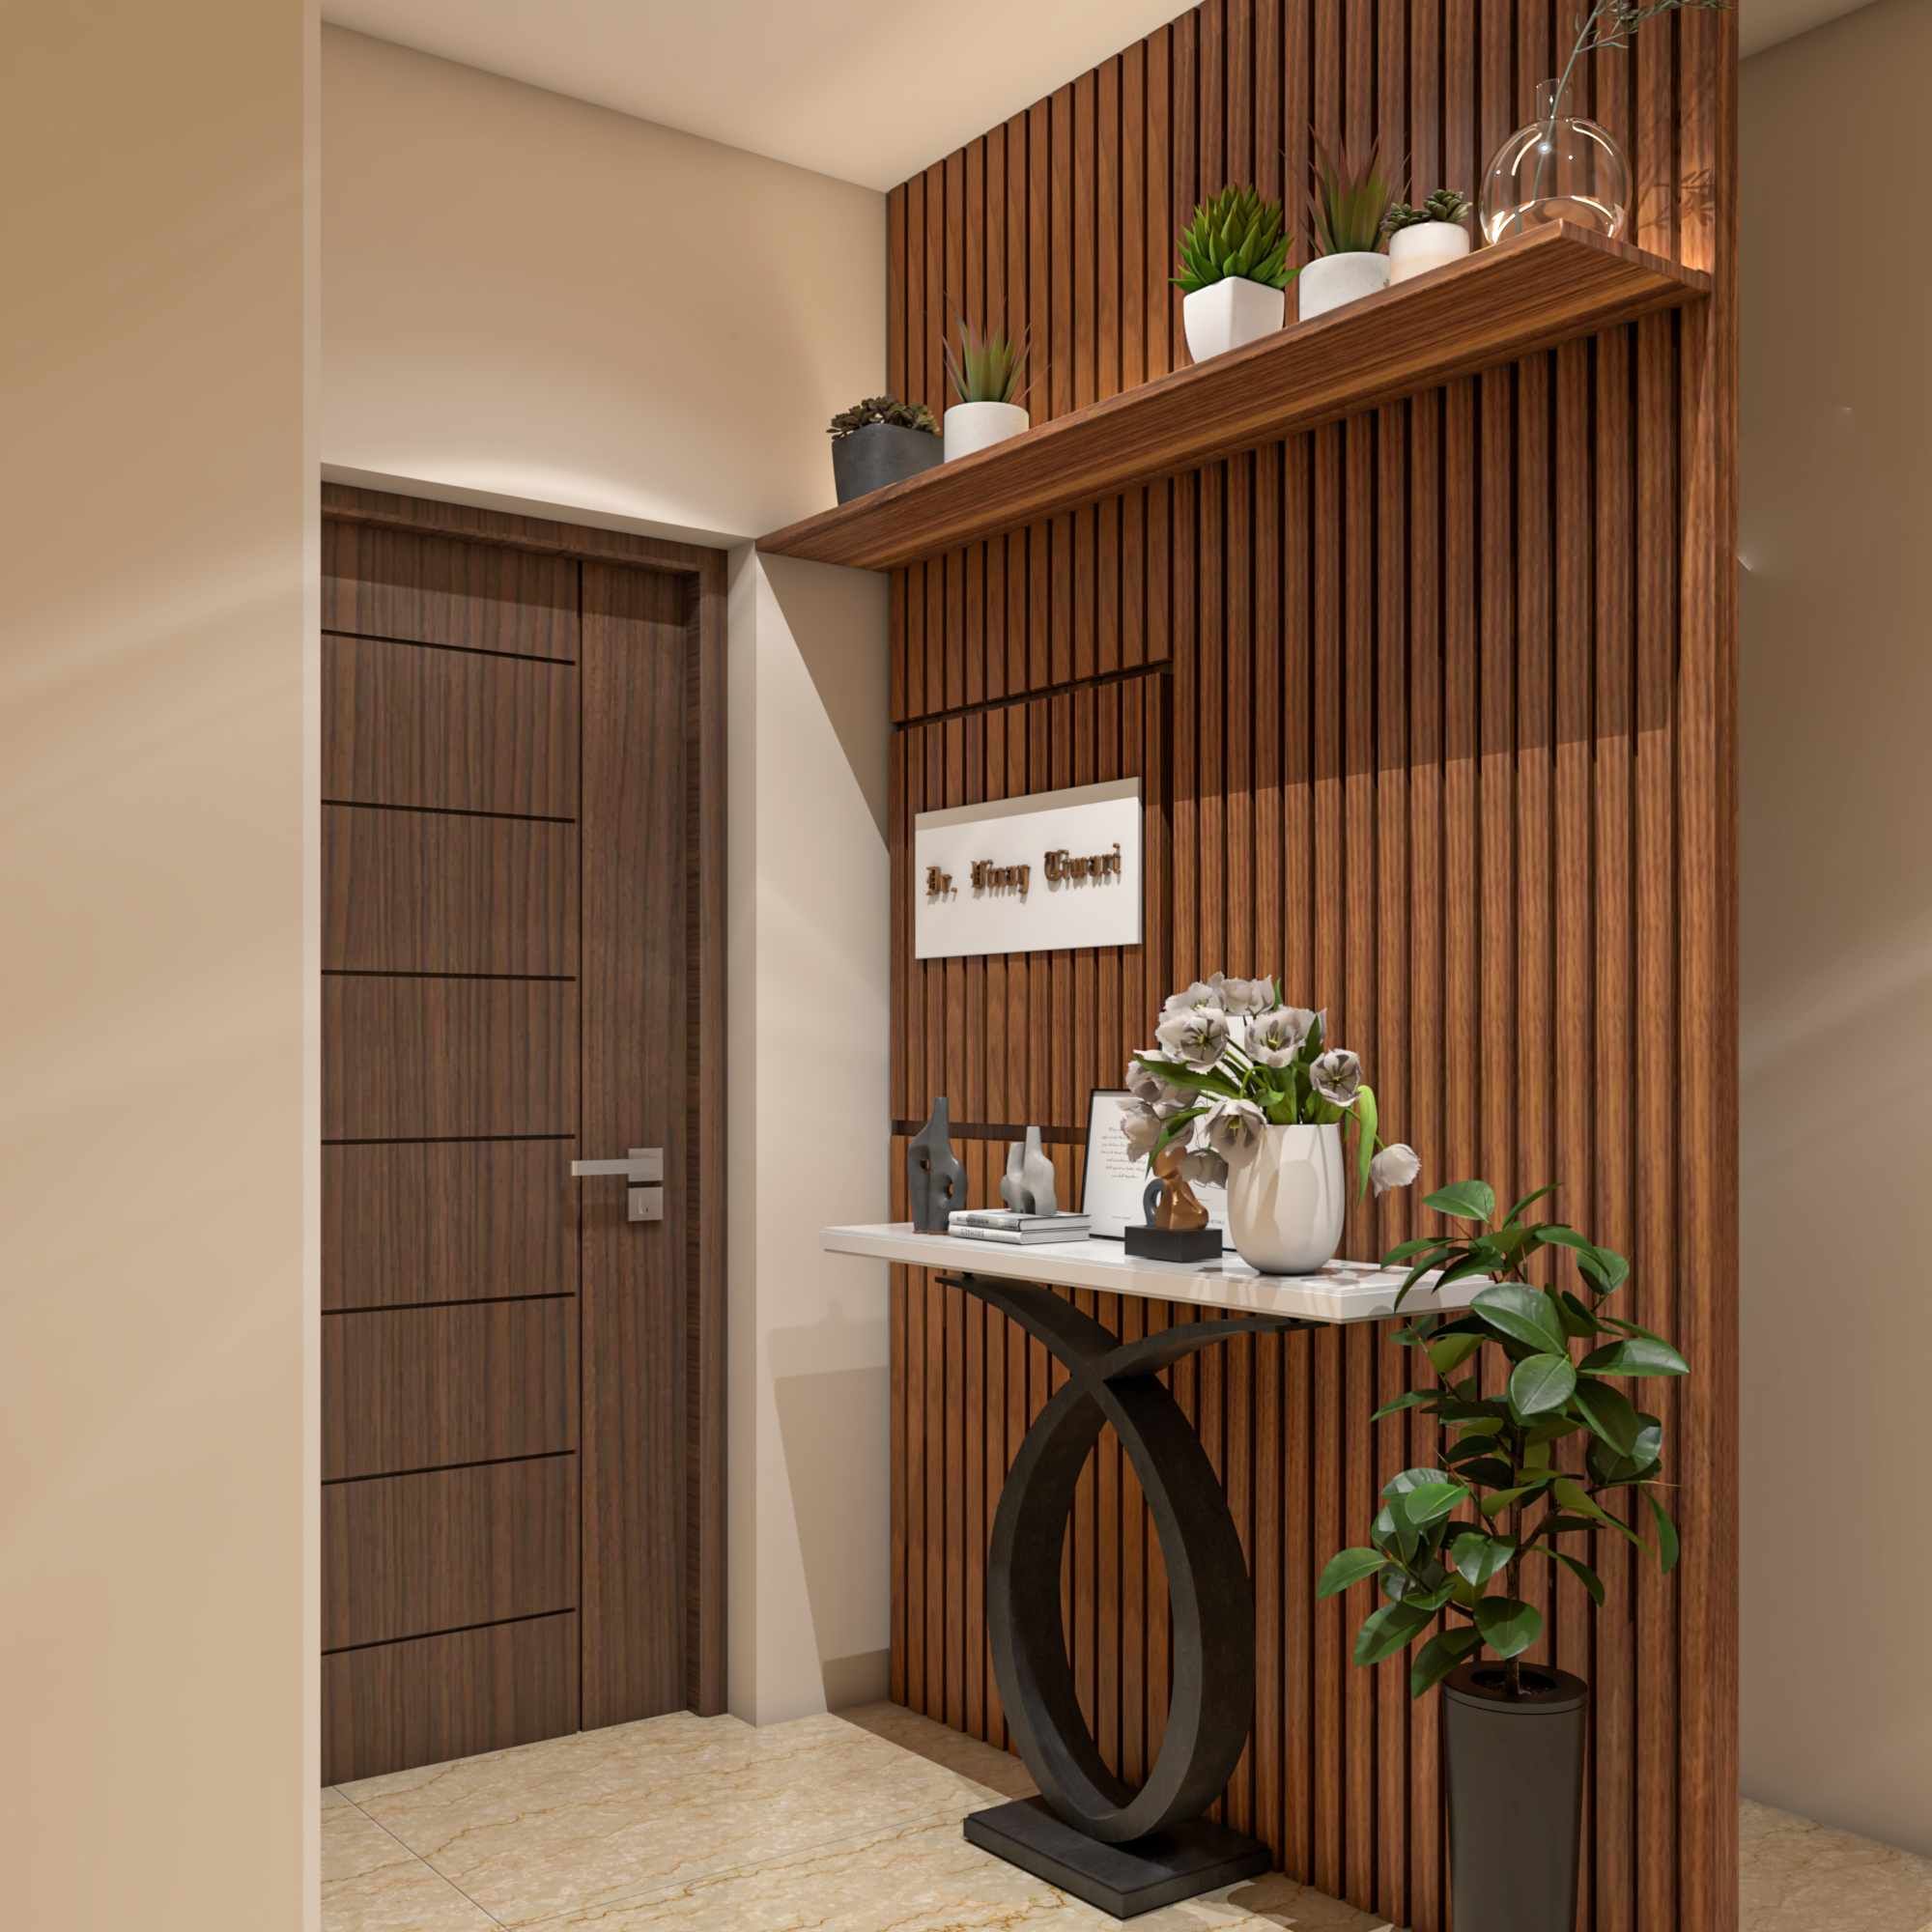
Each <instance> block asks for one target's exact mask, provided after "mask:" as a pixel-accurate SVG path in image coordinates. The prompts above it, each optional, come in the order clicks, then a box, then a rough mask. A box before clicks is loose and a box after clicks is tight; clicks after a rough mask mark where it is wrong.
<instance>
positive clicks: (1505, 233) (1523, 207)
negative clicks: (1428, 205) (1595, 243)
mask: <svg viewBox="0 0 1932 1932" xmlns="http://www.w3.org/2000/svg"><path fill="white" fill-rule="evenodd" d="M1630 179H1631V178H1630V163H1629V162H1628V161H1627V160H1625V158H1624V151H1623V150H1622V149H1621V148H1620V147H1618V146H1617V143H1616V140H1615V137H1614V136H1613V135H1611V133H1610V132H1609V130H1608V129H1607V128H1600V127H1598V126H1597V124H1596V123H1595V122H1594V121H1586V120H1584V119H1583V118H1582V116H1580V115H1576V114H1559V113H1558V112H1557V111H1556V83H1555V82H1554V81H1553V80H1546V81H1544V82H1543V83H1542V84H1541V85H1540V86H1539V87H1538V88H1537V90H1536V119H1535V120H1534V121H1532V122H1531V123H1530V124H1529V126H1528V127H1526V128H1518V129H1517V130H1516V132H1515V133H1514V134H1512V135H1511V136H1510V137H1509V139H1508V140H1507V141H1505V142H1504V143H1503V144H1502V146H1501V147H1500V148H1498V149H1497V150H1496V152H1495V155H1494V157H1493V158H1492V160H1491V162H1490V169H1489V173H1488V174H1487V175H1486V176H1485V177H1484V180H1483V200H1482V222H1483V239H1484V240H1485V241H1490V242H1496V241H1506V240H1507V239H1508V238H1509V237H1510V236H1512V235H1522V234H1526V233H1527V232H1528V231H1529V230H1530V229H1532V228H1540V227H1541V226H1542V225H1543V224H1544V223H1545V222H1546V221H1574V222H1575V223H1576V224H1577V226H1578V227H1579V228H1594V229H1595V230H1596V231H1597V232H1598V233H1599V234H1601V235H1607V236H1609V237H1610V238H1611V239H1612V240H1613V241H1614V240H1615V239H1617V238H1618V237H1619V236H1621V235H1622V234H1623V232H1624V229H1625V227H1626V226H1627V225H1628V223H1629V220H1630V201H1631V185H1630Z"/></svg>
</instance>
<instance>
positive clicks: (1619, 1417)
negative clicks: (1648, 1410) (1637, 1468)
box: [1575, 1377, 1643, 1456]
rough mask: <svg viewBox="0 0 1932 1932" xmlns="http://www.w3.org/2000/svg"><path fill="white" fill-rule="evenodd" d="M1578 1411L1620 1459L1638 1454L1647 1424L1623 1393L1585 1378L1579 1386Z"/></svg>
mask: <svg viewBox="0 0 1932 1932" xmlns="http://www.w3.org/2000/svg"><path fill="white" fill-rule="evenodd" d="M1575 1401H1576V1404H1577V1413H1578V1414H1579V1415H1581V1416H1582V1418H1583V1420H1584V1421H1585V1422H1587V1423H1588V1424H1589V1425H1590V1428H1591V1430H1592V1431H1593V1432H1594V1433H1595V1434H1596V1435H1599V1436H1601V1437H1602V1438H1603V1439H1604V1440H1605V1442H1607V1443H1608V1444H1609V1445H1610V1447H1611V1448H1612V1449H1614V1450H1615V1451H1616V1452H1617V1454H1618V1455H1619V1456H1634V1455H1635V1454H1636V1445H1637V1437H1638V1436H1639V1435H1640V1434H1641V1433H1642V1430H1643V1420H1642V1418H1641V1417H1640V1416H1639V1415H1638V1414H1637V1412H1636V1410H1635V1409H1634V1408H1633V1407H1632V1406H1631V1399H1630V1397H1629V1396H1627V1395H1625V1394H1624V1392H1623V1390H1622V1389H1619V1388H1612V1387H1611V1386H1610V1384H1609V1383H1608V1382H1600V1381H1597V1380H1594V1379H1593V1378H1589V1377H1584V1378H1581V1379H1580V1380H1579V1381H1578V1382H1577V1393H1576V1397H1575Z"/></svg>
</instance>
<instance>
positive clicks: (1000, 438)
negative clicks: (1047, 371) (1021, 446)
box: [941, 316, 1027, 463]
mask: <svg viewBox="0 0 1932 1932" xmlns="http://www.w3.org/2000/svg"><path fill="white" fill-rule="evenodd" d="M955 323H956V327H957V328H958V331H959V346H958V348H957V350H955V349H954V348H953V346H952V343H950V342H943V343H942V344H941V353H942V354H943V355H945V358H946V375H947V380H948V381H949V382H950V383H951V384H952V393H953V395H954V396H956V397H957V398H958V400H957V401H956V402H954V403H953V404H952V407H951V408H950V409H948V411H947V412H946V436H945V441H946V460H947V462H949V463H951V462H952V460H953V459H954V458H955V457H960V456H971V455H972V454H973V452H974V451H975V450H977V449H990V448H991V447H992V446H993V444H994V443H996V442H1005V441H1006V440H1007V439H1008V438H1009V436H1018V435H1019V433H1020V432H1021V431H1022V430H1023V429H1025V428H1026V427H1027V412H1026V410H1025V408H1024V407H1023V406H1022V398H1023V397H1024V396H1025V395H1026V392H1027V384H1026V383H1025V382H1024V381H1023V380H1022V379H1023V377H1024V375H1025V372H1026V358H1027V338H1026V331H1025V330H1024V329H1022V330H1021V331H1020V339H1019V340H1018V341H1017V342H1009V341H1008V340H1007V338H1006V337H1005V336H1004V335H995V334H993V333H992V332H991V331H990V330H989V331H987V332H986V333H984V334H981V333H980V332H979V331H978V330H976V329H975V328H974V327H973V326H972V324H970V323H969V322H968V321H967V320H966V319H965V317H964V316H960V317H957V318H955Z"/></svg>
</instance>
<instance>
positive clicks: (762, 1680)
mask: <svg viewBox="0 0 1932 1932" xmlns="http://www.w3.org/2000/svg"><path fill="white" fill-rule="evenodd" d="M323 43H324V80H323V116H324V164H323V265H324V283H325V295H324V399H323V400H324V409H323V445H322V453H323V457H324V459H325V462H326V463H327V468H328V472H329V473H330V474H332V475H338V476H342V477H344V478H346V479H350V480H363V481H369V482H372V483H376V484H378V485H387V486H389V487H394V488H399V489H403V490H414V491H416V492H418V493H419V494H427V495H435V496H446V497H461V498H466V499H469V500H473V501H481V502H497V503H501V504H504V505H506V506H511V507H517V508H522V509H526V510H531V511H534V512H535V513H537V514H539V515H543V514H550V515H555V516H561V517H563V518H566V519H574V520H577V521H590V522H605V523H611V524H615V525H619V526H624V527H628V528H639V529H646V530H657V531H662V532H667V533H669V534H672V535H677V536H681V537H687V538H693V537H695V538H697V539H698V540H714V541H720V542H724V543H726V544H728V545H730V546H731V547H732V557H731V581H732V590H731V598H730V617H729V631H730V646H729V649H730V659H731V662H730V667H729V678H728V684H729V706H730V717H729V725H728V731H729V752H728V757H729V766H730V770H729V777H728V785H727V789H728V792H729V812H730V823H729V835H728V842H729V879H728V894H729V901H728V930H727V935H726V939H727V949H728V953H729V957H730V961H731V966H730V975H731V979H730V984H729V986H728V988H727V1032H728V1040H727V1058H728V1063H729V1082H730V1094H729V1106H730V1122H729V1134H730V1143H731V1148H732V1172H731V1179H730V1187H729V1207H730V1212H729V1227H728V1229H727V1239H728V1246H729V1268H730V1280H731V1304H730V1343H729V1348H730V1362H731V1373H730V1377H729V1382H730V1390H729V1399H730V1404H731V1415H730V1432H731V1435H730V1440H731V1458H732V1462H731V1471H730V1482H729V1493H730V1519H731V1537H730V1549H729V1562H730V1567H731V1610H732V1644H731V1656H730V1682H731V1701H732V1708H733V1709H734V1710H737V1711H738V1712H740V1713H741V1715H744V1716H746V1717H749V1718H753V1719H757V1720H759V1721H770V1720H772V1719H779V1718H786V1717H792V1716H796V1715H799V1714H800V1713H803V1712H807V1711H812V1710H819V1709H823V1708H825V1705H826V1702H827V1699H828V1696H829V1697H830V1699H831V1700H832V1701H833V1702H835V1703H837V1702H840V1701H847V1700H850V1699H854V1698H857V1697H861V1696H868V1695H875V1694H882V1693H883V1687H884V1662H883V1660H884V1653H885V1648H886V1644H887V1618H888V1613H889V1611H888V1580H887V1578H888V1572H887V1541H888V1535H889V1525H888V1520H887V1501H886V1487H885V1486H886V1483H887V1480H888V1470H887V1442H886V1416H887V1389H886V1368H885V1363H886V1344H885V1317H886V1301H885V1276H884V1270H883V1269H882V1268H878V1267H873V1266H870V1265H868V1264H853V1263H841V1264H837V1265H836V1266H835V1265H834V1264H831V1263H829V1262H827V1261H826V1260H825V1259H824V1258H823V1257H821V1256H820V1255H819V1253H818V1249H817V1238H816V1236H817V1230H818V1228H819V1227H820V1225H821V1224H822V1223H824V1222H826V1221H828V1220H838V1219H880V1218H883V1216H884V1213H885V1208H886V1195H887V1188H886V1162H887V1159H888V1156H889V1151H890V1139H889V1133H888V1127H889V1098H888V1091H887V1084H888V1083H887V1076H886V1053H887V1044H888V1042H887V1020H886V1009H887V980H886V962H887V941H886V935H887V912H886V906H887V894H888V883H889V882H888V873H887V863H886V853H885V838H884V832H883V821H884V805H883V788H884V773H885V761H886V742H887V734H888V729H889V726H888V722H887V697H886V661H885V639H886V603H885V586H884V582H883V580H880V579H877V578H873V577H870V576H865V575H861V574H859V573H854V572H843V571H825V570H814V569H812V568H810V567H809V566H794V567H793V569H791V570H790V571H785V570H783V569H782V568H781V565H782V560H777V564H778V565H779V566H780V567H775V568H774V569H773V570H772V571H771V572H770V574H767V570H766V567H765V564H764V562H763V561H762V560H760V559H758V558H757V557H756V556H755V555H754V554H753V552H752V550H751V548H750V546H749V545H748V544H746V543H745V541H744V540H745V539H746V538H748V537H752V536H755V535H756V534H757V533H758V532H759V531H761V530H765V529H769V528H772V527H775V526H778V525H780V524H782V523H787V522H789V521H791V520H792V519H794V518H797V517H800V516H803V515H806V514H808V513H809V512H810V511H812V510H816V509H820V508H823V507H824V506H825V504H826V503H828V502H829V501H830V500H831V497H832V487H831V459H830V457H829V455H828V453H827V448H826V439H825V423H826V419H827V417H829V416H830V415H831V414H833V413H834V412H836V411H837V410H839V409H841V408H843V407H845V406H846V405H847V404H849V403H851V402H853V401H855V400H857V399H858V398H859V397H860V396H863V395H867V394H870V393H874V392H875V391H876V390H878V389H879V388H881V387H883V386H884V374H885V294H884V288H885V281H884V272H885V200H884V197H883V196H882V195H879V194H876V193H873V192H872V191H870V190H869V189H865V188H856V187H852V186H850V185H846V184H842V183H838V182H834V181H831V180H828V179H827V178H825V177H824V176H820V175H813V174H808V173H806V172H804V171H802V170H800V169H796V168H788V167H783V166H781V165H780V164H778V163H777V162H773V161H767V160H760V159H757V158H755V157H753V156H749V155H744V154H739V153H737V152H736V151H734V150H732V149H729V148H722V147H718V146H716V145H714V144H712V143H710V142H706V141H700V140H696V139H694V138H693V137H691V136H689V135H683V134H677V133H673V132H670V131H669V130H668V129H665V128H654V127H650V126H648V125H646V124H645V123H643V122H640V121H635V120H630V119H627V118H626V117H625V116H623V115H620V114H613V113H610V112H607V111H605V110H604V109H601V108H594V107H589V106H586V105H584V104H583V103H582V102H579V101H575V100H569V99H564V98H563V97H562V96H560V95H554V94H549V93H545V92H543V91H542V90H540V89H537V88H531V87H525V86H521V85H519V84H518V83H516V82H514V81H506V80H501V79H497V78H494V77H492V76H489V75H485V74H482V73H478V72H476V71H473V70H471V69H469V68H464V67H459V66H455V65H452V64H450V63H448V62H445V61H440V60H435V59H431V58H429V57H428V56H425V55H421V54H416V53H411V52H406V51H404V50H403V49H401V48H397V47H392V46H388V45H385V44H384V43H382V42H378V41H372V40H368V39H365V38H363V37H361V36H359V35H355V34H350V33H344V32H340V31H337V30H333V29H331V30H328V31H327V32H326V33H325V35H324V37H323Z"/></svg>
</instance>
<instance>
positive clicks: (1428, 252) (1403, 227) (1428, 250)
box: [1382, 187, 1470, 287]
mask: <svg viewBox="0 0 1932 1932" xmlns="http://www.w3.org/2000/svg"><path fill="white" fill-rule="evenodd" d="M1469 208H1470V202H1469V197H1468V196H1467V195H1466V194H1458V193H1457V192H1456V190H1455V189H1454V188H1453V187H1438V188H1437V189H1436V190H1435V193H1434V194H1432V195H1431V196H1430V197H1429V199H1428V200H1427V201H1425V202H1424V203H1423V204H1422V206H1421V207H1420V208H1411V207H1409V205H1408V204H1407V202H1406V201H1399V202H1397V203H1396V205H1395V206H1394V207H1393V208H1392V209H1390V210H1389V212H1388V213H1386V214H1385V215H1383V216H1382V233H1383V234H1384V235H1386V236H1387V237H1388V257H1389V285H1390V287H1394V285H1395V284H1396V283H1397V282H1406V281H1407V280H1408V279H1409V277H1410V276H1411V275H1426V274H1427V273H1428V272H1429V270H1431V269H1439V268H1441V267H1442V266H1443V265H1444V264H1445V263H1448V262H1455V261H1460V260H1461V259H1462V258H1463V256H1464V255H1466V254H1467V253H1468V252H1469V231H1468V229H1467V228H1465V227H1464V226H1463V217H1464V216H1465V215H1466V214H1467V213H1469Z"/></svg>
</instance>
